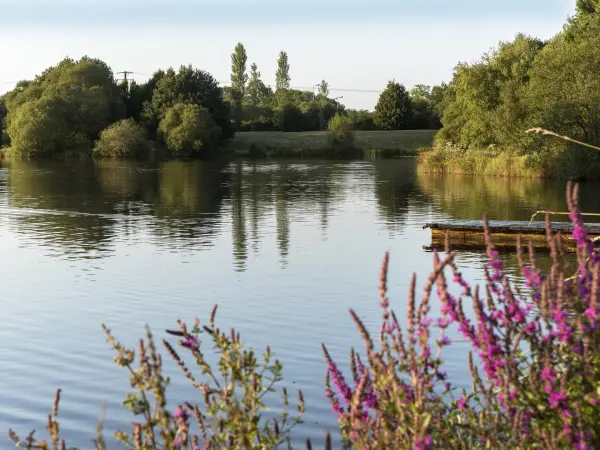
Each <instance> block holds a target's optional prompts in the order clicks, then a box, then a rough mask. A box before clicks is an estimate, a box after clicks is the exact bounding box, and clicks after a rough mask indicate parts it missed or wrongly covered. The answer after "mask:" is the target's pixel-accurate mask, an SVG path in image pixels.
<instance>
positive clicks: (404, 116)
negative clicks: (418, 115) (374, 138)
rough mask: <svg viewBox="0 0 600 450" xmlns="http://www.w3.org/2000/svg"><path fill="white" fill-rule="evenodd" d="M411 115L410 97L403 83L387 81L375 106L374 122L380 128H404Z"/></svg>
mask: <svg viewBox="0 0 600 450" xmlns="http://www.w3.org/2000/svg"><path fill="white" fill-rule="evenodd" d="M410 116H411V104H410V97H409V95H408V92H406V88H405V87H404V85H402V84H399V83H396V82H395V81H390V82H388V84H387V86H386V88H385V90H384V91H383V92H382V93H381V94H380V96H379V100H378V101H377V105H376V106H375V117H374V120H375V124H376V125H377V126H378V127H379V128H381V129H382V130H400V129H402V128H405V127H406V125H407V122H408V120H409V118H410Z"/></svg>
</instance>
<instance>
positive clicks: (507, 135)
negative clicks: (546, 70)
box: [439, 34, 544, 148]
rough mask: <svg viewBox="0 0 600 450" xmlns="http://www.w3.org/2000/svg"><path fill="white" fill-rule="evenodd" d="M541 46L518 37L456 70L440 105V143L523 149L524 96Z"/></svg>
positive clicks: (525, 120) (526, 114)
mask: <svg viewBox="0 0 600 450" xmlns="http://www.w3.org/2000/svg"><path fill="white" fill-rule="evenodd" d="M543 47H544V43H543V42H542V41H540V40H538V39H534V38H531V37H529V36H526V35H524V34H519V35H517V36H516V38H515V39H514V40H513V41H512V42H501V43H500V45H499V46H498V48H497V49H496V50H494V51H493V52H491V53H489V54H486V55H484V57H483V58H482V60H481V61H478V62H476V63H474V64H471V65H469V64H459V65H458V66H457V67H456V69H455V70H454V76H453V78H452V81H451V82H450V84H449V86H448V88H447V89H446V92H445V94H444V99H443V105H444V107H443V116H442V124H443V129H442V130H441V131H440V134H439V137H440V138H441V139H443V140H446V141H451V142H453V143H455V144H458V145H460V146H462V147H465V148H469V147H472V148H477V147H485V146H489V145H492V144H494V145H507V146H514V147H521V146H522V145H523V142H524V139H526V137H525V136H524V134H523V131H524V128H525V127H526V126H527V123H528V111H527V107H526V105H525V104H524V103H523V93H524V90H525V88H526V86H527V84H528V83H529V79H530V75H529V73H530V70H531V69H532V67H533V65H534V62H535V61H536V57H537V55H538V54H539V52H540V50H541V49H542V48H543Z"/></svg>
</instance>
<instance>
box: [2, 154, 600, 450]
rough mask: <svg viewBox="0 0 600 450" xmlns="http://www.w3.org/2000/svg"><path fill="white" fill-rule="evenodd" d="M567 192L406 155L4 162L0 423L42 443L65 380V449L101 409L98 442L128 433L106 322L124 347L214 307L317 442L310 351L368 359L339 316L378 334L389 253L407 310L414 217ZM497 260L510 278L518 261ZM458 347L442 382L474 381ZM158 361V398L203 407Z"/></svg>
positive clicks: (421, 257)
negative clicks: (285, 391) (291, 394)
mask: <svg viewBox="0 0 600 450" xmlns="http://www.w3.org/2000/svg"><path fill="white" fill-rule="evenodd" d="M599 188H600V184H592V183H588V184H584V185H583V186H582V206H583V209H584V210H585V211H589V212H600V196H598V195H597V194H596V193H597V192H599ZM564 189H565V183H564V182H562V181H544V180H532V179H504V178H484V177H464V176H463V177H459V176H446V177H441V176H432V175H424V174H417V173H416V172H415V167H414V160H413V159H410V158H409V159H399V160H385V161H377V162H362V161H361V162H331V161H329V162H328V161H258V162H252V161H236V162H230V163H217V162H189V163H187V162H166V163H130V162H119V161H99V162H95V163H94V162H77V163H64V162H63V163H59V162H35V163H33V162H12V163H10V164H8V165H7V166H5V167H3V168H2V169H0V254H1V258H0V270H1V274H2V275H1V281H2V284H1V285H2V319H3V323H2V327H1V328H0V342H1V343H2V344H1V345H2V349H3V351H2V352H1V353H0V358H1V359H2V361H1V362H0V367H1V368H2V383H0V405H1V407H0V429H1V430H4V431H2V432H3V433H5V431H6V430H7V429H8V427H9V426H10V427H12V428H13V429H15V430H16V431H17V432H18V433H19V434H21V435H26V434H27V432H29V431H30V430H31V429H33V428H35V429H37V430H39V431H38V433H40V437H42V436H45V434H44V432H45V430H44V428H45V420H46V417H47V414H48V412H49V411H50V407H51V403H52V397H53V394H54V391H55V389H56V388H58V387H60V388H62V389H63V393H62V402H61V411H60V416H61V417H62V422H61V423H62V431H63V433H64V436H65V437H66V438H67V444H69V445H74V446H80V447H81V448H91V444H90V439H92V438H93V437H94V435H95V434H94V433H95V431H94V430H95V426H96V423H97V420H98V413H99V411H100V407H101V403H102V402H103V401H106V419H105V428H106V431H107V434H111V433H112V432H113V431H115V430H116V428H118V427H122V428H125V429H126V430H128V429H129V424H130V422H131V420H132V417H131V416H130V415H129V413H128V412H127V411H126V410H125V409H124V408H123V407H122V406H121V405H120V402H121V401H122V400H123V399H124V396H125V393H126V392H127V391H128V387H129V386H128V374H127V373H126V371H125V370H124V369H121V368H118V367H117V366H115V365H114V364H113V362H112V358H113V356H114V355H113V353H112V350H111V349H110V347H109V345H108V344H107V343H106V342H105V337H104V334H103V332H102V329H101V327H100V325H101V323H106V325H107V326H108V327H109V328H111V330H112V331H113V332H114V334H115V335H116V336H117V337H118V338H119V339H120V340H122V341H123V342H124V343H125V344H128V345H134V344H135V342H136V339H137V338H139V337H141V336H142V334H143V331H144V325H145V324H148V325H150V327H151V328H152V330H153V331H154V334H155V336H156V337H157V338H160V339H162V338H163V337H166V335H165V333H164V330H165V329H166V328H174V327H176V324H175V322H176V320H177V319H183V320H186V321H188V322H192V321H193V318H194V317H195V316H198V317H199V318H200V319H201V320H204V321H206V319H207V318H208V315H209V313H210V310H211V307H212V305H213V304H215V303H218V305H219V312H218V314H217V322H218V324H220V326H221V327H222V328H229V327H231V326H233V327H235V328H236V330H239V331H240V332H241V334H242V338H243V339H244V341H245V342H247V343H248V344H249V345H251V346H254V347H255V348H257V349H260V350H262V349H264V347H265V346H266V345H271V347H272V349H273V351H274V353H275V355H276V357H277V358H279V359H280V360H281V362H282V363H283V367H284V368H283V375H284V378H285V382H284V384H285V385H286V386H287V387H288V388H289V389H290V390H293V389H295V388H302V389H303V391H304V396H305V399H306V407H307V413H306V415H305V424H303V425H301V426H299V427H298V428H296V429H295V431H294V436H295V439H294V441H295V442H302V441H303V439H304V438H305V437H306V436H310V437H311V438H312V439H313V441H314V443H315V444H316V445H315V448H322V442H323V433H324V430H326V429H329V430H332V431H335V430H336V419H335V417H334V415H333V414H332V413H331V410H330V407H329V405H328V403H327V400H326V399H325V398H324V391H323V384H324V374H325V368H326V365H325V363H324V359H323V356H322V353H321V347H320V345H321V343H322V342H323V343H325V344H326V345H327V346H328V348H329V351H330V352H331V354H332V356H333V357H334V358H335V359H336V360H338V361H340V364H341V366H342V367H347V366H348V364H347V362H348V351H349V348H350V346H352V345H355V346H357V348H360V349H362V348H363V347H362V345H361V340H360V337H359V336H358V334H357V332H356V330H355V327H354V325H353V323H352V321H351V319H350V317H349V314H348V308H354V309H355V310H356V311H357V312H358V314H359V316H360V317H362V318H363V320H364V321H365V324H366V325H367V327H368V328H369V329H370V330H371V331H372V332H373V333H375V332H376V330H377V329H378V325H379V322H380V317H381V312H380V310H379V306H378V302H379V299H378V290H377V284H378V274H379V268H380V265H381V260H382V257H383V254H384V252H385V251H386V250H389V251H390V254H391V266H390V276H389V280H390V282H389V288H390V299H391V304H392V307H393V308H394V309H395V310H396V312H397V314H398V316H400V317H403V316H404V314H405V311H406V301H405V298H406V294H407V286H408V281H409V278H410V275H411V273H412V272H414V271H416V272H417V274H418V276H419V278H418V279H419V280H420V283H419V285H422V282H423V280H424V279H425V277H426V276H427V274H428V273H429V270H430V269H431V262H432V254H431V251H429V250H428V249H427V246H428V244H429V241H430V234H429V231H428V230H423V229H422V225H423V223H424V222H426V221H428V220H438V219H440V220H442V219H478V218H481V215H482V214H483V213H484V212H486V211H487V212H488V213H489V215H490V218H492V219H512V220H528V219H529V218H530V216H531V214H532V213H533V212H534V211H536V210H539V209H545V208H550V209H551V210H554V211H564V210H565V209H566V205H565V200H564V197H565V195H564ZM505 257H506V258H507V263H508V264H509V266H510V267H512V268H513V269H514V264H515V258H514V256H511V255H505ZM484 261H485V259H484V255H483V254H482V252H480V251H461V252H459V254H458V263H459V265H460V267H461V268H462V269H463V273H464V274H465V277H466V278H467V279H470V280H478V281H481V280H482V278H483V277H482V271H481V268H482V266H483V264H484ZM434 309H435V308H434ZM465 345H466V344H455V345H453V346H451V347H450V348H449V349H448V351H447V353H446V360H447V371H448V372H449V375H450V379H451V380H454V381H456V382H457V383H458V385H459V386H461V385H462V384H461V383H464V386H465V387H468V384H469V383H468V371H467V370H466V367H465V365H464V362H465V357H466V356H465V355H466V350H467V348H466V347H465ZM161 350H162V349H161ZM206 351H207V352H208V351H209V350H208V349H207V350H206ZM162 353H163V354H164V359H165V361H166V367H165V370H166V372H167V373H168V374H169V375H172V376H173V379H172V385H171V387H170V390H171V394H170V397H169V399H170V400H171V401H172V402H178V401H181V400H182V399H184V398H192V399H194V398H197V399H198V400H200V395H198V394H196V393H194V391H191V390H190V389H189V387H188V381H187V380H186V379H185V378H184V377H183V376H182V375H181V374H180V373H179V371H178V368H177V367H176V366H175V365H174V364H173V363H172V361H170V358H169V356H168V354H167V353H166V352H165V351H162ZM190 392H191V395H194V396H195V397H190ZM272 399H273V400H274V401H275V403H274V406H277V405H278V404H279V403H278V401H279V399H278V398H277V397H272ZM4 436H6V434H4ZM8 445H10V444H9V443H8V441H6V443H5V444H4V445H2V448H4V447H8ZM109 448H114V444H111V445H110V446H109ZM299 448H302V446H301V445H299Z"/></svg>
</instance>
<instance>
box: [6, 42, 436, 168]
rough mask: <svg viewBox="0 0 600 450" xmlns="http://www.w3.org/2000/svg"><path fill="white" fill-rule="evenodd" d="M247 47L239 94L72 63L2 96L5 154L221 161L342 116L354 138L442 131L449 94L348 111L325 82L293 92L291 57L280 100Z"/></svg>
mask: <svg viewBox="0 0 600 450" xmlns="http://www.w3.org/2000/svg"><path fill="white" fill-rule="evenodd" d="M247 62H248V58H247V54H246V50H245V48H244V46H243V44H241V43H239V44H237V45H236V47H235V49H234V51H233V53H232V55H231V85H230V86H229V87H222V86H220V85H219V83H218V82H217V81H216V79H215V78H214V77H213V76H212V75H211V74H210V73H208V72H207V71H205V70H201V69H197V68H194V67H192V66H191V65H189V66H183V65H182V66H181V67H180V68H179V69H178V70H175V69H173V68H169V69H167V70H157V71H156V72H155V73H154V74H153V75H152V77H151V78H150V79H149V80H148V81H146V82H144V83H137V82H135V81H132V80H130V81H129V82H127V81H122V82H118V81H117V80H116V79H115V77H114V74H113V72H112V70H111V68H110V67H109V66H108V65H107V64H106V63H105V62H103V61H101V60H99V59H95V58H90V57H87V56H85V57H83V58H81V59H80V60H73V59H71V58H65V59H64V60H62V61H60V62H59V63H58V64H57V65H56V66H53V67H50V68H48V69H46V70H45V71H44V72H42V73H41V74H39V75H37V76H36V77H35V78H34V79H33V80H24V81H20V82H19V83H17V85H16V87H15V88H14V89H13V90H12V91H10V92H7V93H6V94H4V95H3V96H2V97H0V127H1V136H2V141H1V143H2V145H3V146H5V147H10V151H11V152H12V154H14V155H15V156H21V157H35V156H44V155H55V154H71V153H74V154H79V153H81V152H89V151H90V149H92V148H93V149H94V152H95V153H96V154H97V155H100V156H136V155H142V154H145V153H147V152H148V151H149V149H150V148H152V147H155V146H156V145H157V144H158V145H162V146H163V147H165V148H166V149H168V151H169V153H170V154H172V155H175V156H190V155H195V156H202V155H206V154H208V153H211V152H214V151H215V149H217V148H219V146H220V144H222V143H223V142H225V141H227V140H229V139H231V138H232V137H233V136H234V134H235V132H244V131H284V132H287V131H315V130H325V129H326V128H327V125H328V124H329V122H330V120H331V119H332V118H333V117H334V116H335V115H336V114H338V115H340V116H343V117H345V118H346V119H345V120H346V122H350V123H351V127H352V128H353V129H358V130H395V129H418V128H430V129H436V128H439V126H440V116H441V109H440V105H441V101H442V97H443V91H444V89H445V85H442V86H435V87H434V88H430V87H429V86H424V85H418V86H416V87H415V88H414V89H412V90H411V91H407V90H406V88H405V87H404V86H403V85H402V84H399V83H397V82H395V81H390V82H389V83H388V85H387V87H386V88H385V90H384V91H383V92H382V93H381V95H380V98H379V101H378V103H377V106H376V107H375V110H374V111H373V112H370V111H366V110H352V109H348V108H345V107H344V105H342V104H341V103H339V102H338V101H337V100H336V99H333V98H331V96H330V93H329V86H328V83H327V82H326V81H325V80H323V81H322V82H321V83H320V84H319V86H318V92H314V91H312V92H311V91H305V90H297V89H291V88H290V82H291V77H290V63H289V60H288V55H287V53H286V52H284V51H281V52H280V53H279V56H278V60H277V71H276V74H275V75H276V84H275V90H274V91H273V90H272V89H271V88H270V87H267V86H266V85H265V83H264V82H263V81H262V79H261V73H260V72H259V70H258V67H257V65H256V64H255V63H252V64H251V65H250V70H249V71H248V70H247Z"/></svg>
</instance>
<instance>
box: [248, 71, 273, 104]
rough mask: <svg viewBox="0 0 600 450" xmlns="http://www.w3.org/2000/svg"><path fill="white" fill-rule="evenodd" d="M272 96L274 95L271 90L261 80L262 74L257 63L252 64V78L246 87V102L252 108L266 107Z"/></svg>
mask: <svg viewBox="0 0 600 450" xmlns="http://www.w3.org/2000/svg"><path fill="white" fill-rule="evenodd" d="M270 94H272V93H271V92H269V89H268V88H267V87H266V86H265V84H264V83H263V82H262V80H261V79H260V72H259V71H258V67H257V66H256V63H252V65H251V66H250V78H249V80H248V86H247V87H246V102H247V103H248V104H249V105H250V106H265V105H266V104H267V101H268V98H269V95H270Z"/></svg>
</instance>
